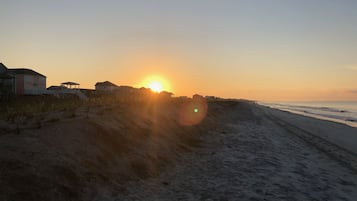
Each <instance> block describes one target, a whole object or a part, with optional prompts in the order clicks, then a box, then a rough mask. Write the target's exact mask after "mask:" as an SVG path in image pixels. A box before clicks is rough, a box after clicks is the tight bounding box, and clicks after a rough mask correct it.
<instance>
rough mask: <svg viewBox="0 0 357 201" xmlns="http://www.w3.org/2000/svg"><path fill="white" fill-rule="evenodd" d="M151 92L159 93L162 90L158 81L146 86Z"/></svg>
mask: <svg viewBox="0 0 357 201" xmlns="http://www.w3.org/2000/svg"><path fill="white" fill-rule="evenodd" d="M148 87H149V88H150V89H151V90H152V91H153V92H156V93H160V92H161V91H162V90H163V86H162V84H161V83H160V82H158V81H153V82H151V83H150V84H149V86H148Z"/></svg>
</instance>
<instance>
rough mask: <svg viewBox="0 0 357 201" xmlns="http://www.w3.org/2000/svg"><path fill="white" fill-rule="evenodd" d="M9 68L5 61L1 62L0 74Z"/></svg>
mask: <svg viewBox="0 0 357 201" xmlns="http://www.w3.org/2000/svg"><path fill="white" fill-rule="evenodd" d="M6 71H7V68H6V66H5V65H4V64H3V63H0V74H2V73H6Z"/></svg>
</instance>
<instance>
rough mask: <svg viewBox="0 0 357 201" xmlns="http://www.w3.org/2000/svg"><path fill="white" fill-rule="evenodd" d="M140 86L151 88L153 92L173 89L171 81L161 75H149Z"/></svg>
mask: <svg viewBox="0 0 357 201" xmlns="http://www.w3.org/2000/svg"><path fill="white" fill-rule="evenodd" d="M138 86H142V87H146V88H149V89H151V90H152V91H153V92H156V93H160V92H162V91H169V92H170V91H171V85H170V83H169V82H168V81H167V80H166V79H164V76H161V75H149V76H147V77H146V78H145V79H144V80H143V81H142V82H141V83H140V84H138Z"/></svg>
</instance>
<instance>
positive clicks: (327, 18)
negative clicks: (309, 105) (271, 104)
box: [0, 0, 357, 101]
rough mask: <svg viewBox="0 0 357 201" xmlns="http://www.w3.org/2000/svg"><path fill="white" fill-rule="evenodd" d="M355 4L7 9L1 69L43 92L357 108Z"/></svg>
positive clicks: (30, 4)
mask: <svg viewBox="0 0 357 201" xmlns="http://www.w3.org/2000/svg"><path fill="white" fill-rule="evenodd" d="M356 10H357V3H356V2H344V3H340V2H338V1H316V2H311V1H307V0H302V1H296V2H285V1H284V2H281V1H278V0H268V1H264V2H263V3H262V2H261V1H254V0H253V1H228V0H227V1H226V0H222V1H200V0H198V1H195V2H192V1H175V2H174V1H171V2H170V1H161V0H158V1H143V0H138V1H135V2H132V1H125V0H123V1H115V2H113V1H107V0H105V1H98V2H94V1H80V0H79V1H75V2H73V1H69V0H64V1H60V2H47V1H39V0H29V1H26V2H22V3H21V4H20V3H16V2H15V1H7V2H5V3H2V6H1V7H0V25H1V26H0V29H1V33H2V37H1V38H0V45H1V47H2V48H1V49H0V62H2V63H4V64H5V65H6V66H8V67H27V68H32V69H34V70H36V71H38V72H40V73H42V74H45V75H46V76H47V85H48V86H50V85H58V84H60V83H61V82H64V81H75V82H78V83H80V84H81V87H83V88H94V84H95V83H96V82H99V81H105V80H108V81H111V82H114V83H116V84H118V85H132V86H136V87H141V86H142V85H145V84H144V82H145V80H147V79H148V77H151V76H157V77H161V79H163V80H164V81H163V82H166V83H165V84H164V87H166V88H164V90H169V91H172V92H173V93H174V94H175V95H177V96H180V95H187V96H191V95H192V94H194V93H200V94H202V95H215V96H221V97H225V98H246V99H253V100H263V101H264V100H265V101H289V100H294V101H303V100H306V101H311V100H357V79H356V78H357V57H356V52H357V40H356V39H355V38H356V37H355V36H356V35H357V14H356V12H355V11H356Z"/></svg>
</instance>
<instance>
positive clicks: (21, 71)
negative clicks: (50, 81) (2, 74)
mask: <svg viewBox="0 0 357 201" xmlns="http://www.w3.org/2000/svg"><path fill="white" fill-rule="evenodd" d="M8 72H9V73H11V74H15V75H38V76H42V77H44V78H46V76H44V75H42V74H40V73H38V72H36V71H34V70H31V69H27V68H13V69H8Z"/></svg>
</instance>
